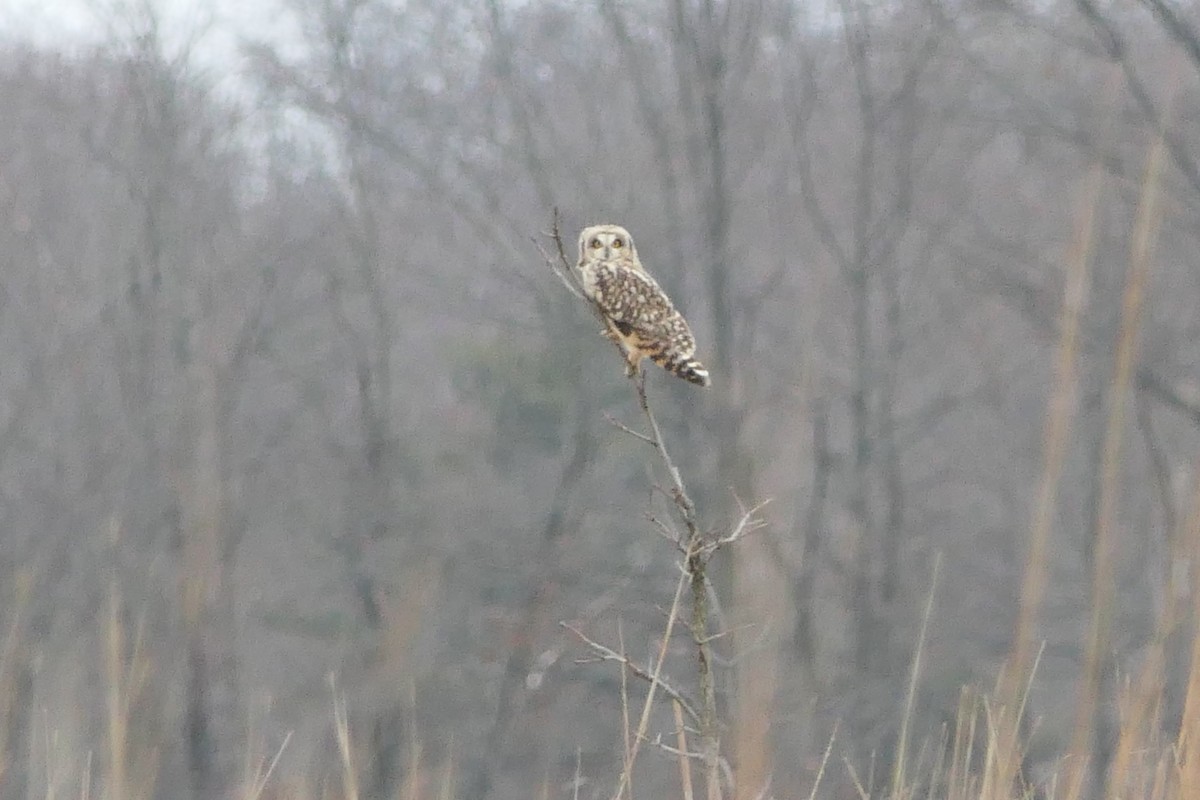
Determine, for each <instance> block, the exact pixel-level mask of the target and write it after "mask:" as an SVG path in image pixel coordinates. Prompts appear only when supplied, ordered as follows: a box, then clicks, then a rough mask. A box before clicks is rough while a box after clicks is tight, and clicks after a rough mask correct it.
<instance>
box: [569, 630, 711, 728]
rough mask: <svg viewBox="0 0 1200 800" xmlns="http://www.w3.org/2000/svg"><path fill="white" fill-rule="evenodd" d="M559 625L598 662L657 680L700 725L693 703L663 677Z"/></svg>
mask: <svg viewBox="0 0 1200 800" xmlns="http://www.w3.org/2000/svg"><path fill="white" fill-rule="evenodd" d="M558 624H559V625H561V626H562V627H564V628H566V629H567V630H569V631H570V632H571V633H573V634H575V635H576V636H577V637H579V640H580V641H581V642H583V643H584V644H586V645H587V646H588V647H590V648H592V650H594V651H595V652H596V654H597V655H598V657H599V659H598V660H600V661H615V662H617V663H618V664H621V665H622V666H623V667H625V669H627V670H629V671H630V672H631V673H633V674H634V675H636V676H637V677H639V678H641V679H642V680H644V681H646V682H647V683H650V682H653V681H655V680H657V681H658V685H659V686H660V687H662V690H663V692H664V693H665V694H666V695H667V696H668V697H670V698H671V699H672V700H674V701H675V702H676V703H679V705H680V706H681V707H682V708H683V710H684V711H686V712H687V715H688V716H689V717H690V718H691V719H692V722H695V723H696V724H697V725H699V724H700V715H699V713H697V712H696V707H695V705H693V704H692V702H691V701H690V700H688V699H687V696H686V695H685V694H683V692H681V691H679V690H678V689H676V688H675V687H673V686H672V685H671V684H669V683H667V681H666V680H664V679H663V678H662V677H661V676H659V677H658V678H657V679H656V678H655V677H654V676H653V675H652V674H650V671H649V670H648V669H646V668H645V667H643V666H641V665H640V664H638V663H637V662H636V661H633V660H632V659H630V658H629V657H628V656H626V655H625V654H624V653H618V652H617V651H616V650H613V649H612V648H611V647H606V646H605V645H602V644H600V643H599V642H597V641H595V640H593V639H589V638H588V637H587V635H586V634H584V633H583V632H582V631H580V630H579V629H578V628H575V627H572V626H571V625H568V624H567V623H565V622H560V623H558Z"/></svg>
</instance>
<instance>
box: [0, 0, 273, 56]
mask: <svg viewBox="0 0 1200 800" xmlns="http://www.w3.org/2000/svg"><path fill="white" fill-rule="evenodd" d="M143 4H149V5H151V6H152V7H154V8H156V9H159V10H160V11H161V13H162V19H163V20H164V28H165V31H164V32H165V35H166V37H167V41H168V42H171V41H172V40H176V39H182V38H185V37H187V36H189V35H192V34H193V33H194V32H195V31H196V30H198V29H205V30H207V32H206V33H205V35H204V37H203V38H202V39H201V41H200V42H199V45H198V47H197V57H198V58H199V59H200V60H201V62H203V63H204V64H205V66H207V67H212V66H214V65H220V64H230V63H231V61H230V59H231V58H232V57H233V56H234V54H235V53H236V44H237V42H238V40H239V39H243V38H255V39H264V38H265V39H270V40H272V41H275V42H277V43H278V42H280V41H286V40H287V39H288V38H291V37H290V35H289V34H290V28H289V24H290V22H291V20H290V19H289V17H288V16H287V15H286V14H284V13H282V10H283V7H282V3H281V2H280V0H0V30H3V31H5V32H6V34H7V35H8V36H10V37H15V38H19V39H27V40H32V41H34V42H37V43H39V44H53V45H55V46H58V47H61V48H63V49H66V50H73V49H77V48H79V47H86V46H88V45H94V44H96V43H97V42H100V41H103V40H104V39H105V38H106V37H107V35H108V34H109V32H110V29H111V26H112V24H113V23H112V20H114V19H119V18H120V16H121V10H122V9H125V10H128V9H130V8H137V7H139V6H141V5H143Z"/></svg>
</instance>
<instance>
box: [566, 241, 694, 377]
mask: <svg viewBox="0 0 1200 800" xmlns="http://www.w3.org/2000/svg"><path fill="white" fill-rule="evenodd" d="M579 276H580V282H581V283H582V285H583V291H584V294H586V295H587V296H588V298H589V299H590V300H591V301H592V302H594V303H595V304H596V306H597V308H599V309H600V312H601V313H602V314H603V316H604V321H605V325H606V329H605V330H604V331H603V334H604V335H605V336H607V337H608V338H609V339H612V340H613V341H615V342H617V343H618V344H619V345H620V346H621V349H622V350H623V351H624V352H625V359H626V362H627V374H629V375H633V374H635V373H636V372H637V370H638V368H639V365H640V364H641V361H642V359H643V358H649V359H650V360H651V361H653V362H654V363H655V364H658V365H659V366H660V367H662V368H663V369H665V370H667V371H668V372H671V373H674V374H675V375H678V376H679V377H680V378H683V379H684V380H685V381H689V382H691V383H694V384H696V385H697V386H708V385H709V383H710V381H709V378H708V370H707V369H705V368H704V365H703V364H701V363H700V362H699V361H697V360H696V359H695V358H694V356H695V353H696V339H695V337H693V336H692V330H691V328H689V327H688V324H687V320H685V319H684V318H683V315H682V314H680V313H679V312H678V311H677V310H675V306H674V305H672V304H671V300H670V298H669V297H667V293H666V292H664V291H663V290H662V288H661V287H660V286H659V285H658V283H657V282H655V280H654V278H651V277H650V275H649V274H647V272H646V270H645V269H644V268H643V267H642V262H641V261H640V260H639V259H638V255H637V249H636V248H635V247H634V246H633V239H632V238H631V237H630V235H629V231H627V230H625V229H624V228H622V227H621V226H619V225H593V226H591V227H589V228H584V229H583V232H582V233H580V234H579Z"/></svg>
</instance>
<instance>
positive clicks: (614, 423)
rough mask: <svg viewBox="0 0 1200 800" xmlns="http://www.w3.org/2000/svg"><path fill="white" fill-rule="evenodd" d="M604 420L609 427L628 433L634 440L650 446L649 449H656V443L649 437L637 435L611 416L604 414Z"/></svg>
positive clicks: (642, 434) (641, 434)
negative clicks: (639, 440)
mask: <svg viewBox="0 0 1200 800" xmlns="http://www.w3.org/2000/svg"><path fill="white" fill-rule="evenodd" d="M604 418H605V419H606V420H608V422H609V424H610V425H612V426H613V427H615V428H619V429H621V430H622V431H624V432H625V433H628V434H629V435H630V436H632V437H634V438H635V439H641V440H642V441H643V442H645V443H646V444H648V445H650V446H651V447H658V442H656V441H654V440H653V439H651V438H650V437H649V436H647V435H646V434H644V433H638V432H637V431H635V430H634V429H633V428H631V427H629V426H628V425H626V424H625V423H624V422H621V421H620V420H619V419H617V418H616V417H614V416H613V415H612V414H608V413H606V414H605V415H604Z"/></svg>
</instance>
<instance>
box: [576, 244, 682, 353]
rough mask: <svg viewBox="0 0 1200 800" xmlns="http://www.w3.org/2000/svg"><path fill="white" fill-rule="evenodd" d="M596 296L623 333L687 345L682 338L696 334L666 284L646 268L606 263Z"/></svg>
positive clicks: (649, 340)
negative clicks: (665, 289)
mask: <svg viewBox="0 0 1200 800" xmlns="http://www.w3.org/2000/svg"><path fill="white" fill-rule="evenodd" d="M593 299H594V300H595V301H596V304H597V305H599V306H600V310H601V311H603V312H604V316H605V317H607V318H608V320H609V321H610V322H612V324H613V326H614V327H615V328H616V329H617V330H618V331H619V332H620V333H621V335H622V336H626V337H630V338H636V339H637V340H640V341H642V342H645V343H647V344H648V343H651V342H658V343H665V342H672V343H675V344H677V345H685V343H684V342H681V341H680V340H681V339H686V340H691V338H692V332H691V330H690V329H689V328H688V324H687V321H686V320H685V319H684V318H683V315H682V314H680V313H679V312H678V311H677V310H676V309H675V306H674V305H672V303H671V299H670V298H669V297H667V293H666V292H664V291H663V290H662V287H660V286H659V285H658V283H656V282H655V280H654V279H653V278H651V277H650V276H649V275H646V274H645V273H644V272H639V271H638V270H636V269H633V268H631V267H627V266H623V265H620V264H605V265H604V266H602V267H601V268H600V269H599V270H597V272H596V291H595V294H594V297H593ZM694 346H695V345H694V344H692V347H694ZM685 347H686V345H685Z"/></svg>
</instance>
